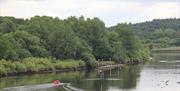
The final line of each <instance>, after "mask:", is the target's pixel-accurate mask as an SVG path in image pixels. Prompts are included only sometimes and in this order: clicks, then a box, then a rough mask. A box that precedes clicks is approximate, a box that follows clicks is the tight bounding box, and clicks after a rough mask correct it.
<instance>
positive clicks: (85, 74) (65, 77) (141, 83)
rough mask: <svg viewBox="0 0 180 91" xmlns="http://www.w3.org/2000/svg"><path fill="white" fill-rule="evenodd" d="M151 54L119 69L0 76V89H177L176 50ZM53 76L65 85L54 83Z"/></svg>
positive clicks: (179, 58) (179, 60)
mask: <svg viewBox="0 0 180 91" xmlns="http://www.w3.org/2000/svg"><path fill="white" fill-rule="evenodd" d="M153 58H154V60H153V61H150V62H148V63H146V64H141V65H131V66H126V67H125V68H123V69H121V68H116V69H109V70H97V69H96V70H91V71H75V72H63V73H48V74H34V75H21V76H13V77H6V78H1V79H0V89H1V90H0V91H23V90H26V91H180V53H154V54H153ZM55 79H60V80H61V82H63V83H65V85H63V86H60V87H55V86H54V85H53V84H52V81H53V80H55Z"/></svg>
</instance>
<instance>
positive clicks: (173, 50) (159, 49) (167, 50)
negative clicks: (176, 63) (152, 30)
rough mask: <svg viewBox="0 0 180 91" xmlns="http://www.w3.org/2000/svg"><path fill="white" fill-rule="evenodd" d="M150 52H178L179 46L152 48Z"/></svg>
mask: <svg viewBox="0 0 180 91" xmlns="http://www.w3.org/2000/svg"><path fill="white" fill-rule="evenodd" d="M152 52H180V47H169V48H158V49H153V50H152Z"/></svg>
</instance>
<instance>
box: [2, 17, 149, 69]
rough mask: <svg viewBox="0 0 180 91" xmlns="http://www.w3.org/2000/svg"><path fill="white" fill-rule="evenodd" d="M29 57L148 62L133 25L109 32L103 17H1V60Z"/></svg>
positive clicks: (92, 61)
mask: <svg viewBox="0 0 180 91" xmlns="http://www.w3.org/2000/svg"><path fill="white" fill-rule="evenodd" d="M28 57H38V58H51V59H63V60H66V59H75V60H79V59H81V60H83V61H85V63H86V64H87V65H92V64H93V63H95V62H96V60H99V59H103V60H113V61H116V62H119V61H121V62H128V61H132V60H145V59H147V58H148V49H147V48H146V47H145V46H144V45H143V43H142V41H141V40H140V38H139V37H138V36H137V35H136V34H135V31H134V30H133V27H132V26H130V25H129V24H126V23H122V24H117V28H116V29H115V31H109V29H108V28H107V27H105V24H104V22H103V21H102V20H100V19H99V18H97V17H95V18H92V19H90V18H84V17H83V16H81V17H75V16H71V17H69V18H67V19H59V18H58V17H55V18H53V17H49V16H34V17H32V18H30V19H19V18H14V17H7V16H5V17H3V16H0V59H5V60H11V61H16V60H21V59H24V58H28Z"/></svg>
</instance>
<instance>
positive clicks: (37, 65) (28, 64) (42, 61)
mask: <svg viewBox="0 0 180 91" xmlns="http://www.w3.org/2000/svg"><path fill="white" fill-rule="evenodd" d="M107 65H111V66H113V65H116V66H117V64H116V63H115V62H114V61H101V62H96V63H95V64H94V65H93V67H94V68H96V67H103V66H107ZM86 68H87V65H86V64H85V62H84V61H82V60H73V59H69V60H53V59H48V58H25V59H23V60H20V61H6V60H0V78H1V77H4V76H11V75H16V74H20V73H22V74H29V73H31V74H35V73H49V72H50V73H51V72H66V71H77V70H81V69H86Z"/></svg>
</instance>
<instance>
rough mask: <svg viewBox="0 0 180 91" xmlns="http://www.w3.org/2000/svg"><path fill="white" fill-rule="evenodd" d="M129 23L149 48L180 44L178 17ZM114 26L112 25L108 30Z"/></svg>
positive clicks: (179, 22) (179, 19)
mask: <svg viewBox="0 0 180 91" xmlns="http://www.w3.org/2000/svg"><path fill="white" fill-rule="evenodd" d="M129 25H130V26H132V29H133V31H135V33H136V34H137V35H138V36H139V37H140V38H141V39H142V40H144V42H145V44H147V45H149V47H150V48H153V47H154V48H162V47H171V46H180V18H169V19H154V20H152V21H147V22H142V23H136V24H129ZM115 28H116V26H113V27H110V28H109V30H114V29H115Z"/></svg>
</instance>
